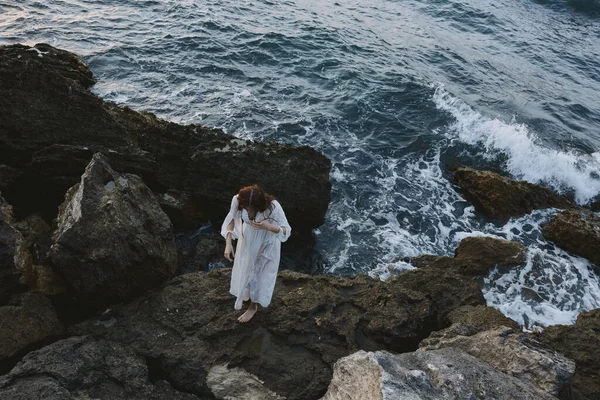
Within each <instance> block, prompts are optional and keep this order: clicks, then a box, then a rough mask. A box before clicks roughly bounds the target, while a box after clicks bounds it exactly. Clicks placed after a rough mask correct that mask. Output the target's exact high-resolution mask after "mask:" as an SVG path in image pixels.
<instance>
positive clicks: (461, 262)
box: [411, 236, 525, 276]
mask: <svg viewBox="0 0 600 400" xmlns="http://www.w3.org/2000/svg"><path fill="white" fill-rule="evenodd" d="M524 260H525V247H523V245H522V244H520V243H517V242H511V241H508V240H503V239H496V238H492V237H485V236H474V237H467V238H465V239H463V240H462V241H461V242H460V244H459V246H458V247H457V248H456V250H455V252H454V257H445V256H432V255H422V256H418V257H415V258H413V259H412V261H411V263H412V265H414V266H415V267H417V268H426V267H428V268H443V269H450V270H452V271H454V272H456V273H458V274H461V275H465V276H482V275H487V274H489V272H490V270H492V269H493V268H496V267H498V268H507V267H514V266H518V265H520V264H522V263H523V261H524Z"/></svg>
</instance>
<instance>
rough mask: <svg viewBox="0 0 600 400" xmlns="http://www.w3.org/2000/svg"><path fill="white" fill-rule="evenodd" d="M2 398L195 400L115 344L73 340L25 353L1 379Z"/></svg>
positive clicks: (128, 350)
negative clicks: (160, 378) (159, 378)
mask: <svg viewBox="0 0 600 400" xmlns="http://www.w3.org/2000/svg"><path fill="white" fill-rule="evenodd" d="M154 378H156V377H154ZM153 381H154V382H153ZM0 399H2V400H9V399H10V400H28V399H47V400H64V399H103V400H120V399H132V400H137V399H139V400H147V399H148V400H170V399H181V400H198V397H196V396H194V395H191V394H187V393H182V392H179V391H177V390H175V389H174V388H173V387H172V386H171V385H170V384H169V383H168V382H165V381H164V380H155V379H153V377H152V371H149V367H148V366H147V364H146V361H145V360H144V359H142V358H140V357H139V356H137V355H136V354H135V353H134V352H133V351H131V350H130V349H128V348H126V347H123V346H122V345H120V344H118V343H114V342H109V341H105V340H96V339H94V338H91V337H71V338H68V339H64V340H61V341H58V342H56V343H53V344H51V345H49V346H46V347H44V348H42V349H40V350H37V351H33V352H31V353H29V354H27V355H26V356H25V357H24V358H23V360H21V361H20V362H19V363H18V364H17V365H16V366H15V367H14V368H13V369H12V371H11V372H10V373H9V374H8V375H5V376H3V377H0Z"/></svg>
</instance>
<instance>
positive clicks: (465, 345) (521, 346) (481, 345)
mask: <svg viewBox="0 0 600 400" xmlns="http://www.w3.org/2000/svg"><path fill="white" fill-rule="evenodd" d="M448 347H452V348H456V349H460V350H463V351H464V352H466V353H468V354H470V355H472V356H474V357H477V358H478V359H479V360H481V361H484V362H486V363H488V364H489V365H491V366H493V367H494V368H496V369H497V370H498V371H500V372H503V373H505V374H509V375H512V376H514V377H515V378H518V379H520V380H521V381H523V382H526V383H530V384H532V385H534V386H536V387H537V388H538V389H540V390H542V391H544V392H546V393H548V394H550V395H553V396H558V395H559V394H563V393H565V392H566V391H568V390H569V389H570V386H571V381H572V379H573V373H574V372H575V363H574V362H573V361H572V360H569V359H568V358H566V357H564V356H563V355H562V354H559V353H557V352H555V351H552V350H551V349H549V348H547V347H545V346H542V345H541V344H540V343H539V342H537V341H536V340H533V339H531V338H530V337H529V336H527V335H525V334H523V333H516V332H514V331H513V330H512V328H507V327H498V328H495V329H492V330H487V331H483V332H479V333H476V334H474V335H457V334H456V329H454V325H453V326H452V327H450V328H448V329H447V330H444V331H441V332H436V333H435V335H432V336H430V337H429V338H427V339H425V340H424V341H423V342H421V346H420V349H421V350H437V349H442V348H448Z"/></svg>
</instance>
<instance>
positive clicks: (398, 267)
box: [369, 261, 415, 281]
mask: <svg viewBox="0 0 600 400" xmlns="http://www.w3.org/2000/svg"><path fill="white" fill-rule="evenodd" d="M411 269H415V267H413V266H412V265H410V264H409V263H407V262H405V261H396V262H393V263H379V264H378V265H377V266H376V267H375V268H373V269H372V270H370V271H369V276H370V277H371V278H374V279H380V280H382V281H385V280H388V279H389V278H391V277H392V276H395V275H398V274H399V273H400V272H403V271H408V270H411Z"/></svg>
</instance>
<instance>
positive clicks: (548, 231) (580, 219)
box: [542, 209, 600, 266]
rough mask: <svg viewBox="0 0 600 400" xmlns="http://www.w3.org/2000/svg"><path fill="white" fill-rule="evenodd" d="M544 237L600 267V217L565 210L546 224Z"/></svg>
mask: <svg viewBox="0 0 600 400" xmlns="http://www.w3.org/2000/svg"><path fill="white" fill-rule="evenodd" d="M542 231H543V233H544V237H545V238H546V239H548V240H550V241H552V242H554V243H556V244H557V245H558V246H559V247H562V248H563V249H565V250H567V251H568V252H571V253H573V254H576V255H578V256H581V257H584V258H587V259H588V260H590V261H591V262H593V263H594V264H596V265H598V266H600V217H599V216H598V215H596V214H595V213H593V212H591V211H588V210H584V209H573V210H565V211H563V212H561V213H560V214H558V215H556V216H555V217H554V218H552V219H551V220H550V221H549V222H548V223H546V224H545V225H544V226H543V228H542Z"/></svg>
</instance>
